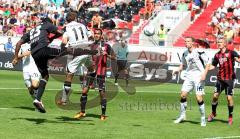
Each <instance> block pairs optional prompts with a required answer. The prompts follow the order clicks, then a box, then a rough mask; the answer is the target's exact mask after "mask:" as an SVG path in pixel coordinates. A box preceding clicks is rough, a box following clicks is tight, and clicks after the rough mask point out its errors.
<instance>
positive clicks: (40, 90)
mask: <svg viewBox="0 0 240 139" xmlns="http://www.w3.org/2000/svg"><path fill="white" fill-rule="evenodd" d="M46 84H47V81H46V80H44V79H41V80H40V83H39V86H38V92H37V97H36V99H37V100H38V101H41V98H42V95H43V93H44V90H45V87H46Z"/></svg>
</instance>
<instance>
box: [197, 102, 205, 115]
mask: <svg viewBox="0 0 240 139" xmlns="http://www.w3.org/2000/svg"><path fill="white" fill-rule="evenodd" d="M198 105H199V111H200V113H201V116H202V117H205V105H204V101H201V102H198Z"/></svg>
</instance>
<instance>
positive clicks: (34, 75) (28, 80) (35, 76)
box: [23, 71, 41, 87]
mask: <svg viewBox="0 0 240 139" xmlns="http://www.w3.org/2000/svg"><path fill="white" fill-rule="evenodd" d="M40 78H41V74H40V72H39V71H34V72H33V71H32V72H31V71H30V72H23V79H24V82H25V85H26V87H31V85H32V80H36V81H39V80H40Z"/></svg>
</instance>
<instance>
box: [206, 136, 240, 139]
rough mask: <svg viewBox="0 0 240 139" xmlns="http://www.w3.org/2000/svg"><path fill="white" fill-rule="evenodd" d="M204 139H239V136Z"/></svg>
mask: <svg viewBox="0 0 240 139" xmlns="http://www.w3.org/2000/svg"><path fill="white" fill-rule="evenodd" d="M204 139H240V136H227V137H212V138H204Z"/></svg>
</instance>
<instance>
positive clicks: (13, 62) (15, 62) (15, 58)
mask: <svg viewBox="0 0 240 139" xmlns="http://www.w3.org/2000/svg"><path fill="white" fill-rule="evenodd" d="M17 63H18V58H17V57H14V59H13V60H12V64H13V66H15V65H17Z"/></svg>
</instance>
